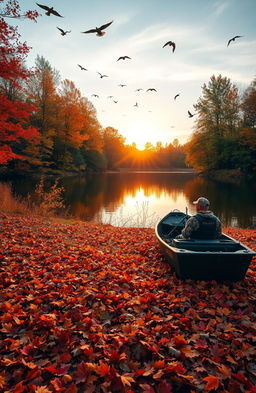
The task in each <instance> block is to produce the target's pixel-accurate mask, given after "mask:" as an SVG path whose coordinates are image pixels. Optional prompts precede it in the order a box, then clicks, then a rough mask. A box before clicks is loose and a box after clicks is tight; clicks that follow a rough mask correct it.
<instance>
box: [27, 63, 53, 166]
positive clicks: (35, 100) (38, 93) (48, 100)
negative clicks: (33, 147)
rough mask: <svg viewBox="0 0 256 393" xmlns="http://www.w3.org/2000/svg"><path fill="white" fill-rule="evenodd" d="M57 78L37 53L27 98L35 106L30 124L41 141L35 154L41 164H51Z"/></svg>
mask: <svg viewBox="0 0 256 393" xmlns="http://www.w3.org/2000/svg"><path fill="white" fill-rule="evenodd" d="M59 80H60V76H59V73H58V71H57V70H56V69H54V68H53V67H52V66H51V64H50V63H49V62H48V61H47V60H46V59H45V58H44V57H43V56H39V55H37V57H36V60H35V69H34V72H33V74H32V75H31V77H30V79H29V81H28V83H27V100H28V102H30V103H31V104H32V105H34V107H35V108H36V111H35V112H34V114H33V116H32V124H33V125H34V126H36V127H37V128H38V129H39V131H40V135H41V142H40V146H39V150H38V153H37V155H38V157H39V160H40V164H41V165H43V166H50V165H52V153H53V145H54V141H53V138H54V135H55V133H56V123H57V119H58V109H59V107H58V106H57V104H58V95H57V87H58V84H59Z"/></svg>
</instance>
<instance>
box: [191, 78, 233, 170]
mask: <svg viewBox="0 0 256 393" xmlns="http://www.w3.org/2000/svg"><path fill="white" fill-rule="evenodd" d="M194 107H195V109H196V111H197V113H198V119H197V120H196V125H195V132H194V134H193V135H192V137H191V140H190V141H189V142H188V143H187V145H186V163H187V164H188V165H191V166H193V167H194V168H195V169H197V170H200V171H202V170H209V169H218V168H221V167H222V166H223V165H222V162H221V157H223V146H227V145H225V143H224V142H223V139H224V140H225V139H226V138H238V136H239V125H240V117H239V97H238V91H237V87H236V86H235V85H232V84H231V82H230V79H228V78H226V77H222V76H221V75H219V76H218V77H215V75H213V76H212V77H211V78H210V81H209V83H208V85H206V84H204V85H203V87H202V96H201V97H200V98H199V100H198V102H197V104H195V105H194Z"/></svg>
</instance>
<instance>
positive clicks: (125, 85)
mask: <svg viewBox="0 0 256 393" xmlns="http://www.w3.org/2000/svg"><path fill="white" fill-rule="evenodd" d="M118 86H121V87H125V86H127V85H122V84H121V83H120V85H118Z"/></svg>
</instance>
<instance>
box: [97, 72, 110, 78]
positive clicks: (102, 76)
mask: <svg viewBox="0 0 256 393" xmlns="http://www.w3.org/2000/svg"><path fill="white" fill-rule="evenodd" d="M98 74H99V76H100V78H104V77H105V78H107V76H108V75H102V74H101V73H100V72H98Z"/></svg>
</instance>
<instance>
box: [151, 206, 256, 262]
mask: <svg viewBox="0 0 256 393" xmlns="http://www.w3.org/2000/svg"><path fill="white" fill-rule="evenodd" d="M171 213H172V212H169V213H168V214H166V215H165V216H164V217H163V218H162V219H161V220H160V221H158V222H157V224H156V226H155V234H156V237H157V239H158V241H159V242H160V243H161V244H162V245H163V246H164V247H165V248H168V249H169V250H171V251H172V252H174V253H175V254H178V255H179V254H181V255H184V254H191V255H193V256H194V255H207V254H209V255H215V254H216V256H217V255H223V256H231V255H240V256H242V255H250V256H256V251H253V250H252V249H250V248H249V247H247V246H246V245H245V244H243V243H241V242H239V241H238V240H236V239H234V238H232V237H231V236H228V235H226V234H225V233H223V235H224V236H225V237H226V238H228V239H230V240H232V241H234V242H236V243H239V245H240V246H241V247H242V248H243V249H242V250H236V251H221V250H220V251H217V250H214V251H209V250H205V251H202V250H198V251H194V250H188V249H186V248H177V247H174V246H171V245H170V244H168V243H167V242H165V241H164V240H163V239H162V237H161V236H160V234H159V233H158V228H159V225H160V224H161V222H162V221H163V220H164V219H166V218H167V217H168V216H169V215H170V214H171ZM181 213H182V212H181ZM184 214H185V213H184ZM170 239H171V238H170ZM195 240H196V239H195Z"/></svg>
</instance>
